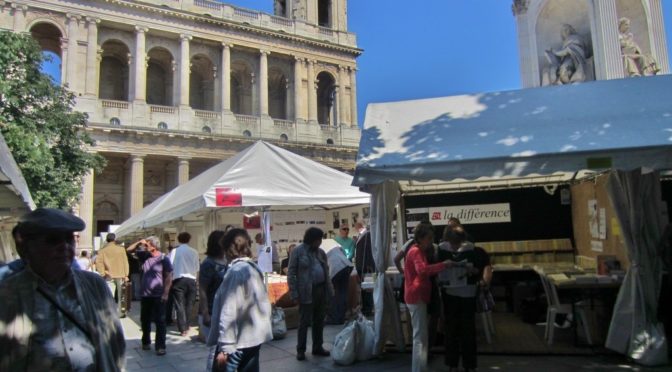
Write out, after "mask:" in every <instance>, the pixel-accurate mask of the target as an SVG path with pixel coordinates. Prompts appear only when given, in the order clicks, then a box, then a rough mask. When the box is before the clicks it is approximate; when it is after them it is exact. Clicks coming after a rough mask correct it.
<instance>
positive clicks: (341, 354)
mask: <svg viewBox="0 0 672 372" xmlns="http://www.w3.org/2000/svg"><path fill="white" fill-rule="evenodd" d="M356 344H357V322H356V321H352V322H349V323H347V324H346V326H345V327H344V328H343V330H341V331H340V332H339V333H338V334H337V335H336V338H335V339H334V346H333V347H332V348H331V357H332V358H333V359H334V363H336V364H338V365H341V366H348V365H350V364H352V363H354V362H355V359H356V358H357V353H356V352H355V348H356V346H357V345H356Z"/></svg>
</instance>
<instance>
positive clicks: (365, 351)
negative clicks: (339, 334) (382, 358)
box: [357, 314, 376, 361]
mask: <svg viewBox="0 0 672 372" xmlns="http://www.w3.org/2000/svg"><path fill="white" fill-rule="evenodd" d="M375 342H376V332H375V331H374V330H373V322H372V321H370V320H368V319H366V318H365V317H364V316H363V315H361V314H360V316H359V319H357V360H358V361H362V360H369V359H371V358H373V351H374V344H375Z"/></svg>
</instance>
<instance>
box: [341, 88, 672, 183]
mask: <svg viewBox="0 0 672 372" xmlns="http://www.w3.org/2000/svg"><path fill="white" fill-rule="evenodd" d="M670 91H672V76H670V75H667V76H655V77H647V78H630V79H620V80H610V81H595V82H588V83H583V84H576V85H569V86H555V87H545V88H535V89H522V90H515V91H506V92H495V93H483V94H473V95H461V96H451V97H442V98H433V99H422V100H412V101H401V102H392V103H378V104H370V105H369V106H368V107H367V110H366V120H365V123H364V131H363V133H362V137H361V141H360V148H359V154H358V159H357V165H356V168H355V177H354V181H353V184H354V185H360V186H361V185H366V184H377V183H381V182H383V181H385V180H396V181H401V182H400V183H401V185H402V188H403V189H405V190H415V189H417V188H429V189H431V188H433V187H438V186H437V185H438V184H445V183H446V182H450V183H453V184H454V183H456V182H457V183H465V182H471V181H473V180H478V181H480V182H483V183H484V184H488V183H492V182H495V183H497V182H499V183H502V182H505V183H506V182H509V181H510V180H516V179H521V178H525V179H528V180H529V179H530V176H535V179H536V180H538V181H539V182H540V183H543V182H544V180H548V181H549V182H557V181H560V180H569V179H571V178H572V177H573V174H574V172H577V171H581V170H585V169H605V168H621V169H627V168H634V167H639V166H646V167H650V168H653V169H669V168H672V167H671V165H672V147H671V145H672V101H670V100H669V98H668V96H669V92H670Z"/></svg>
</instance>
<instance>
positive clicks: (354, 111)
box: [350, 67, 359, 127]
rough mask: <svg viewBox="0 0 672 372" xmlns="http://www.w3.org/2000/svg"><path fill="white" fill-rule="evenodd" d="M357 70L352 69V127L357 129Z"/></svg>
mask: <svg viewBox="0 0 672 372" xmlns="http://www.w3.org/2000/svg"><path fill="white" fill-rule="evenodd" d="M357 114H358V113H357V68H355V67H350V126H351V127H356V126H357V125H358V123H359V121H358V120H357Z"/></svg>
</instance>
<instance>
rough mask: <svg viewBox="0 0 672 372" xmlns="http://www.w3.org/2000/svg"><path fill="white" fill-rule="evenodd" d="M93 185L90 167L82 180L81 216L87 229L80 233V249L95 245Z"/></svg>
mask: <svg viewBox="0 0 672 372" xmlns="http://www.w3.org/2000/svg"><path fill="white" fill-rule="evenodd" d="M93 185H94V175H93V169H89V172H88V173H87V174H86V175H85V176H84V179H83V182H82V198H81V199H80V201H79V217H80V218H81V219H82V220H84V223H86V229H85V230H84V231H82V232H81V233H80V238H79V247H78V248H80V249H91V248H92V247H93V230H94V224H93Z"/></svg>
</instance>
